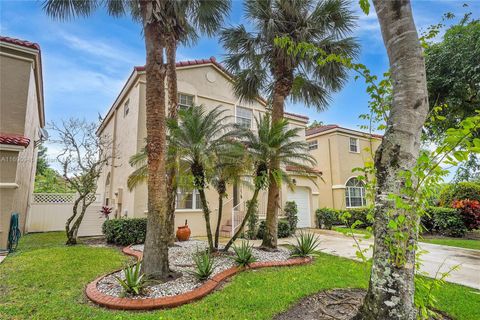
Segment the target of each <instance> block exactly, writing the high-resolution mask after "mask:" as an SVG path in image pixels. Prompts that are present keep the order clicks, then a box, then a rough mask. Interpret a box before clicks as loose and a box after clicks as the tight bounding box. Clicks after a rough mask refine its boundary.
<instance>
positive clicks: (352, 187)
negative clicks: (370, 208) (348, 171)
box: [345, 178, 367, 208]
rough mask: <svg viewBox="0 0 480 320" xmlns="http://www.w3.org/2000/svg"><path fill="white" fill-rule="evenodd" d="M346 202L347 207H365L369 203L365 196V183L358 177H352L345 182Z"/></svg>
mask: <svg viewBox="0 0 480 320" xmlns="http://www.w3.org/2000/svg"><path fill="white" fill-rule="evenodd" d="M345 187H346V188H345V204H346V206H347V208H354V207H364V206H366V205H367V200H366V198H365V185H364V184H363V182H362V181H360V180H358V178H351V179H350V180H348V181H347V183H346V184H345Z"/></svg>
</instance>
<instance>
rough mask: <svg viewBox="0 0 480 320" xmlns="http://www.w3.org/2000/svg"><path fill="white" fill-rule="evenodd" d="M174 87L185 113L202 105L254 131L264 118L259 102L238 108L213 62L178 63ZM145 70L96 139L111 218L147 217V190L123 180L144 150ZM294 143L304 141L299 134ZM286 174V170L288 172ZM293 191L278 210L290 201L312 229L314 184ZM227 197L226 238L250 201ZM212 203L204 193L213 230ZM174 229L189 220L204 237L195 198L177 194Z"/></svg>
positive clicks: (240, 190) (235, 191) (300, 120)
mask: <svg viewBox="0 0 480 320" xmlns="http://www.w3.org/2000/svg"><path fill="white" fill-rule="evenodd" d="M177 79H178V80H177V81H178V92H179V99H178V101H179V106H180V108H186V107H189V106H191V105H192V104H193V105H204V106H205V108H206V109H207V110H208V109H212V108H221V109H223V110H225V112H226V114H227V115H229V116H231V119H232V121H235V122H236V123H238V124H241V125H244V126H246V127H250V128H252V129H255V120H254V118H255V117H258V116H259V115H260V114H264V113H265V112H266V108H265V106H266V104H265V101H263V100H262V99H260V98H259V99H258V100H257V101H255V102H254V103H243V102H242V103H241V102H240V101H239V99H238V98H236V97H235V95H234V92H233V85H232V79H231V77H230V76H229V74H228V72H226V71H225V69H224V68H223V67H222V66H221V65H220V64H219V63H218V62H217V61H216V60H215V58H213V57H212V58H210V59H203V60H194V61H185V62H178V63H177ZM145 83H146V77H145V68H144V67H135V68H134V70H133V72H132V74H131V75H130V77H129V78H128V80H127V82H126V84H125V86H124V87H123V89H122V90H121V92H120V94H119V96H118V97H117V99H116V100H115V102H114V103H113V105H112V107H111V108H110V110H109V111H108V113H107V115H106V116H105V118H104V120H103V122H102V124H101V126H100V128H99V129H98V131H97V134H98V135H99V136H105V137H108V138H109V139H111V140H113V141H112V142H113V146H114V148H113V150H112V153H113V160H112V161H111V162H110V163H109V164H108V166H107V167H106V168H104V170H103V172H102V175H101V177H100V179H99V182H98V191H97V192H98V193H100V194H101V195H102V196H103V198H104V204H105V205H107V206H110V207H113V208H114V211H115V214H116V216H122V217H144V216H145V214H146V213H147V185H146V183H144V184H142V185H140V186H138V187H136V188H135V189H134V190H132V191H129V190H128V188H127V179H128V176H129V175H130V174H131V173H132V171H133V170H134V168H132V167H131V166H130V165H129V163H128V160H129V158H130V156H132V155H133V154H135V153H137V152H139V151H140V150H141V149H142V148H143V147H144V145H145V138H146V126H145V122H146V121H145V117H146V110H145V109H146V104H145ZM285 115H286V117H287V119H288V121H289V123H290V125H291V126H294V127H299V128H305V127H306V125H307V122H308V118H307V117H305V116H301V115H296V114H290V113H286V114H285ZM301 132H302V136H301V137H300V138H299V139H301V140H303V141H304V139H305V137H304V136H303V134H304V132H305V131H304V130H302V131H301ZM287 169H288V168H287ZM295 183H296V187H295V189H294V190H293V191H292V190H287V187H286V186H284V187H283V189H282V193H281V194H282V196H281V204H282V207H283V205H284V203H285V201H287V200H295V201H296V202H297V204H298V206H299V226H301V227H309V226H312V225H314V220H313V219H312V214H311V212H312V211H314V209H315V208H316V207H317V205H316V204H317V203H318V202H319V200H318V199H317V198H318V190H317V187H316V186H315V184H314V183H313V182H312V181H310V180H308V179H306V178H304V177H295ZM227 193H228V195H229V197H228V199H227V200H226V201H225V204H224V207H223V212H224V215H223V216H224V218H223V219H222V221H221V225H222V231H223V234H225V235H227V234H228V235H229V234H230V233H231V229H232V220H233V223H234V225H238V223H236V222H235V221H236V220H238V218H239V217H241V215H242V214H243V212H244V209H245V201H246V200H249V199H250V194H251V190H250V188H248V187H246V186H243V185H241V184H239V185H238V186H229V187H228V191H227ZM217 199H218V196H217V194H216V192H215V190H214V189H213V188H212V187H210V188H208V190H207V200H208V202H209V205H210V209H211V210H212V214H211V216H212V221H211V223H212V225H213V226H216V223H217V221H216V220H217V211H216V209H217V206H218V205H217V204H218V202H217ZM265 208H266V192H263V193H262V194H261V195H260V199H259V213H260V215H261V216H262V215H265ZM175 218H176V219H175V220H176V221H175V223H176V225H177V226H178V225H183V224H184V222H185V220H188V223H189V225H190V228H191V229H192V235H194V236H198V235H205V234H206V231H205V221H204V218H203V213H202V210H201V207H200V201H199V196H198V193H197V192H195V191H193V192H188V191H185V190H179V192H178V197H177V210H176V214H175Z"/></svg>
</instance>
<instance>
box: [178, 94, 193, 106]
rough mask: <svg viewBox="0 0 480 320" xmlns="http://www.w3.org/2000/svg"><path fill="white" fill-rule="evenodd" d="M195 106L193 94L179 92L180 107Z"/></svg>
mask: <svg viewBox="0 0 480 320" xmlns="http://www.w3.org/2000/svg"><path fill="white" fill-rule="evenodd" d="M191 106H193V96H191V95H188V94H183V93H179V94H178V107H179V108H180V109H188V108H190V107H191Z"/></svg>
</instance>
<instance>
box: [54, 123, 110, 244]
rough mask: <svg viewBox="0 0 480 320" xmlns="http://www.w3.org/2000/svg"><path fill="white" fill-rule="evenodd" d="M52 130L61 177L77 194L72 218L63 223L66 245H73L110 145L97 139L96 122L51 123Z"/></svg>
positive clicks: (108, 141)
mask: <svg viewBox="0 0 480 320" xmlns="http://www.w3.org/2000/svg"><path fill="white" fill-rule="evenodd" d="M51 129H52V130H53V131H55V132H56V133H57V135H58V139H56V140H53V142H54V143H55V144H57V145H58V146H59V147H60V153H59V155H58V156H57V161H58V163H59V164H60V166H61V168H62V176H63V178H64V179H65V180H66V181H67V183H68V185H69V186H70V187H71V188H72V189H73V190H75V191H76V192H77V197H76V199H75V202H74V204H73V211H72V215H71V216H70V217H69V218H68V219H67V222H66V224H65V231H66V233H67V243H66V244H67V245H75V244H77V233H78V229H79V228H80V224H81V223H82V220H83V217H84V216H85V212H86V211H87V208H88V207H89V206H90V205H91V204H92V203H93V202H94V201H95V191H96V190H97V180H98V177H99V176H100V173H101V169H102V167H103V166H104V165H105V164H106V163H107V162H108V160H109V159H110V158H111V153H110V152H109V150H110V147H111V143H110V140H109V139H108V138H102V139H101V138H100V137H97V136H96V134H95V132H96V129H97V124H96V123H89V122H86V121H85V120H80V119H76V118H71V119H68V120H65V121H62V123H61V124H60V125H58V124H55V123H52V124H51Z"/></svg>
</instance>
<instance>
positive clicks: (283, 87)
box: [262, 62, 293, 249]
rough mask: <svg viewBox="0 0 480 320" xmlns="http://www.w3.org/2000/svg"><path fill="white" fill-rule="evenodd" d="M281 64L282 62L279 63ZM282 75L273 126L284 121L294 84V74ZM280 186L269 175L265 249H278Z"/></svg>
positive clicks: (276, 165)
mask: <svg viewBox="0 0 480 320" xmlns="http://www.w3.org/2000/svg"><path fill="white" fill-rule="evenodd" d="M279 63H281V62H279ZM276 74H281V75H278V76H277V79H278V80H276V82H275V85H274V88H273V101H272V124H273V123H276V122H278V121H280V120H282V119H283V114H284V105H285V99H286V97H287V96H288V95H289V94H290V91H291V89H292V82H293V72H291V73H290V72H289V71H282V72H280V71H279V72H276ZM278 168H280V163H279V162H278V161H274V162H273V163H272V168H271V169H270V171H274V170H278ZM280 187H281V186H280V185H279V184H277V181H276V180H275V178H274V175H273V174H271V173H270V175H269V185H268V198H267V217H266V220H265V224H266V228H265V235H264V236H263V240H262V247H263V248H265V249H276V248H277V238H278V236H277V232H278V230H277V229H278V209H279V208H280Z"/></svg>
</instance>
